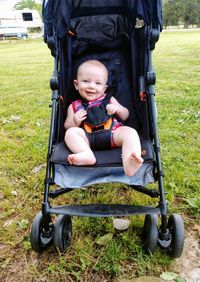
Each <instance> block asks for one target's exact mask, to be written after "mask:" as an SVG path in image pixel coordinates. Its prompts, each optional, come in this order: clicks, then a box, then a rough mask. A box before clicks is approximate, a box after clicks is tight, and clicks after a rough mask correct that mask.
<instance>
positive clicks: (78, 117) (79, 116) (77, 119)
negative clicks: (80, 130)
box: [74, 109, 87, 126]
mask: <svg viewBox="0 0 200 282" xmlns="http://www.w3.org/2000/svg"><path fill="white" fill-rule="evenodd" d="M86 117H87V112H86V111H85V110H83V109H81V110H79V111H77V112H76V113H75V114H74V123H75V124H76V126H80V124H81V122H82V121H83V120H84V119H86Z"/></svg>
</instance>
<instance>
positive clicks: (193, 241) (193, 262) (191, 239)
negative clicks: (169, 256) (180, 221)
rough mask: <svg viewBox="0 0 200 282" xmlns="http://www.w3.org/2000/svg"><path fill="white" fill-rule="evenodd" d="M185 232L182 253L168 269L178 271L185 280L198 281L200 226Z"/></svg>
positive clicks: (199, 272) (199, 273) (199, 277)
mask: <svg viewBox="0 0 200 282" xmlns="http://www.w3.org/2000/svg"><path fill="white" fill-rule="evenodd" d="M192 229H193V231H192V232H186V234H185V243H184V249H183V254H182V256H181V257H180V258H178V259H176V260H175V262H174V264H172V265H171V267H170V271H172V272H176V273H179V275H180V276H181V277H183V278H185V279H186V280H187V282H200V226H199V225H195V226H194V227H192Z"/></svg>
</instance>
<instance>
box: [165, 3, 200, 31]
mask: <svg viewBox="0 0 200 282" xmlns="http://www.w3.org/2000/svg"><path fill="white" fill-rule="evenodd" d="M163 21H164V26H165V27H167V26H169V25H178V24H180V23H183V24H184V28H188V26H189V25H191V24H197V25H200V0H193V1H190V0H164V1H163Z"/></svg>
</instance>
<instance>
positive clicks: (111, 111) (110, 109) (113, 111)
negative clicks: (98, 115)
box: [106, 104, 119, 115]
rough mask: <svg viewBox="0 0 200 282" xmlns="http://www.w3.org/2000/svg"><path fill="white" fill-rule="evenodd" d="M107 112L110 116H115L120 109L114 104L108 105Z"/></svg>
mask: <svg viewBox="0 0 200 282" xmlns="http://www.w3.org/2000/svg"><path fill="white" fill-rule="evenodd" d="M106 110H107V113H108V114H109V115H114V114H117V112H118V110H119V107H118V106H117V105H114V104H108V105H107V106H106Z"/></svg>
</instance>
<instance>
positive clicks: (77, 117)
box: [64, 104, 87, 129]
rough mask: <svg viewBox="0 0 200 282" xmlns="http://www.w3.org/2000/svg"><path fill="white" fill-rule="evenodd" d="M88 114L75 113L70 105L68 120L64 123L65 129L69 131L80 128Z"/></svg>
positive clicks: (83, 112)
mask: <svg viewBox="0 0 200 282" xmlns="http://www.w3.org/2000/svg"><path fill="white" fill-rule="evenodd" d="M86 117H87V112H86V111H85V110H79V111H77V112H76V113H74V110H73V108H72V104H71V105H69V107H68V110H67V118H66V120H65V123H64V128H65V129H68V128H70V127H79V126H80V125H81V122H82V121H83V120H84V119H86Z"/></svg>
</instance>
